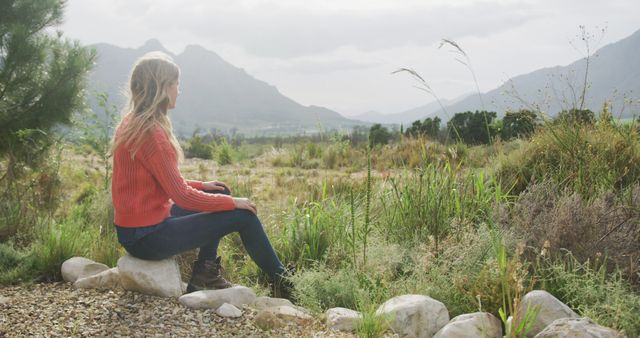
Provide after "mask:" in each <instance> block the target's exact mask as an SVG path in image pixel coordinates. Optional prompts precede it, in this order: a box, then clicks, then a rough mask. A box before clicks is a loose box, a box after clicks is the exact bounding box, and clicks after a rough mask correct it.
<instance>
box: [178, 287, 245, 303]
mask: <svg viewBox="0 0 640 338" xmlns="http://www.w3.org/2000/svg"><path fill="white" fill-rule="evenodd" d="M255 299H256V293H255V292H253V290H251V289H250V288H248V287H246V286H241V285H236V286H234V287H230V288H228V289H220V290H203V291H196V292H192V293H188V294H186V295H184V296H182V297H180V299H179V301H180V303H181V304H182V305H184V306H187V307H190V308H194V309H217V308H219V307H220V306H221V305H222V304H224V303H229V304H232V305H234V306H235V307H238V308H240V307H242V306H243V305H249V304H252V303H253V302H254V301H255Z"/></svg>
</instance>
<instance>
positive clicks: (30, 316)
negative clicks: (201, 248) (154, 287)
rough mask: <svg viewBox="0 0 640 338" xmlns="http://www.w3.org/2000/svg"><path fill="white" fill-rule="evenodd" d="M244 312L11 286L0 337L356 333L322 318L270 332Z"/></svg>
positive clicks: (3, 295)
mask: <svg viewBox="0 0 640 338" xmlns="http://www.w3.org/2000/svg"><path fill="white" fill-rule="evenodd" d="M243 312H244V315H243V316H242V317H240V318H233V319H228V318H223V317H220V316H218V315H216V314H215V312H214V310H195V309H190V308H187V307H184V306H182V305H180V304H179V303H178V301H177V300H176V299H170V298H160V297H153V296H146V295H142V294H139V293H135V292H129V291H124V290H117V291H97V290H83V289H74V288H73V287H72V286H71V284H68V283H53V284H34V285H23V286H12V287H4V288H0V337H24V336H27V337H33V336H35V337H354V336H353V335H349V334H345V333H339V332H332V331H329V332H328V331H326V328H325V326H324V324H323V323H322V322H320V321H319V320H316V321H315V322H314V323H313V324H311V325H309V326H306V327H298V326H295V325H293V324H292V325H290V326H287V327H285V328H282V329H278V330H272V331H269V332H265V331H262V330H261V329H259V328H257V327H256V326H255V325H254V324H253V317H254V316H255V314H256V313H255V311H254V310H252V309H249V308H244V309H243Z"/></svg>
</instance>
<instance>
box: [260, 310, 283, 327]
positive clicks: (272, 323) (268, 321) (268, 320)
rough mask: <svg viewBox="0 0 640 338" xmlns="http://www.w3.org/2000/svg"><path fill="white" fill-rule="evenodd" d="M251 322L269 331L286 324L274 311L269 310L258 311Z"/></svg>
mask: <svg viewBox="0 0 640 338" xmlns="http://www.w3.org/2000/svg"><path fill="white" fill-rule="evenodd" d="M253 322H254V323H255V324H256V326H257V327H259V328H260V329H262V330H264V331H269V330H273V329H277V328H281V327H284V326H286V323H285V322H284V320H282V319H280V318H278V317H277V316H276V315H275V314H274V313H272V312H269V311H260V312H258V314H257V315H256V316H255V317H254V318H253Z"/></svg>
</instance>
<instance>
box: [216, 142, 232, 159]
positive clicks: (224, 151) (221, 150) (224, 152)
mask: <svg viewBox="0 0 640 338" xmlns="http://www.w3.org/2000/svg"><path fill="white" fill-rule="evenodd" d="M231 152H232V150H231V146H229V143H227V141H226V140H222V143H220V144H219V145H218V164H220V165H227V164H231V163H232V162H233V161H232V159H231Z"/></svg>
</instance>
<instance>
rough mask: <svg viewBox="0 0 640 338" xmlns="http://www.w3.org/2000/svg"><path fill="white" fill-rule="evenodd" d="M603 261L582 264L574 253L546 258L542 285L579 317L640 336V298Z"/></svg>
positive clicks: (541, 268)
mask: <svg viewBox="0 0 640 338" xmlns="http://www.w3.org/2000/svg"><path fill="white" fill-rule="evenodd" d="M602 262H603V258H599V259H595V260H592V261H587V262H584V263H580V262H579V261H578V260H576V259H575V257H573V256H572V255H571V254H566V255H564V256H561V257H557V258H549V257H547V258H543V259H542V260H541V261H539V264H538V273H539V274H540V275H541V276H540V278H541V280H540V284H541V286H542V287H543V288H544V289H545V290H547V291H549V292H551V293H552V294H553V295H554V296H556V297H558V299H560V300H562V301H563V302H564V303H566V304H567V305H568V306H569V307H571V308H573V309H575V310H576V312H577V313H578V314H580V315H581V316H584V317H589V318H591V319H592V320H594V321H595V322H597V323H598V324H600V325H603V326H606V327H611V328H614V329H617V330H624V331H625V333H626V336H628V337H637V336H639V335H640V321H639V320H638V313H640V295H639V294H638V293H635V292H633V290H632V289H631V287H630V285H629V284H628V283H627V282H626V280H625V278H623V277H622V275H621V274H620V273H618V272H612V273H609V272H607V270H608V269H607V268H606V266H605V265H603V264H602Z"/></svg>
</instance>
